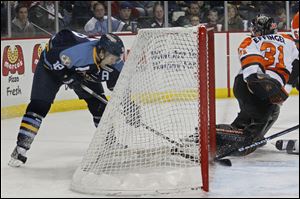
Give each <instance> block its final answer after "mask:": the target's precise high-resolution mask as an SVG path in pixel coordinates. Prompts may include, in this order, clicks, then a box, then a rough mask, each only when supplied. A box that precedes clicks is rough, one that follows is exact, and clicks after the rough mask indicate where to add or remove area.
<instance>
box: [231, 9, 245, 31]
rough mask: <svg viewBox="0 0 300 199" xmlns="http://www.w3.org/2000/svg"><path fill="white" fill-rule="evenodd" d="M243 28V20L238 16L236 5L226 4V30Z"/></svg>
mask: <svg viewBox="0 0 300 199" xmlns="http://www.w3.org/2000/svg"><path fill="white" fill-rule="evenodd" d="M243 29H244V25H243V20H242V18H241V17H240V16H239V13H238V10H237V7H236V6H235V5H231V4H228V30H229V31H232V30H233V31H237V30H241V31H242V30H243Z"/></svg>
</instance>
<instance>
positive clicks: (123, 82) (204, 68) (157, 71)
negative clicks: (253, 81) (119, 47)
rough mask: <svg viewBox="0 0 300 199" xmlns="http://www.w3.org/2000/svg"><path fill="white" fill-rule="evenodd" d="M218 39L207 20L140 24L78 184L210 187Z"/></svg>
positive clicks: (100, 188) (94, 187)
mask: <svg viewBox="0 0 300 199" xmlns="http://www.w3.org/2000/svg"><path fill="white" fill-rule="evenodd" d="M213 46H214V41H213V33H209V34H208V32H207V30H206V28H205V27H204V26H200V27H197V28H196V27H195V28H163V29H144V30H140V31H139V33H138V35H137V38H136V40H135V42H134V43H133V45H132V48H131V52H130V54H129V56H128V59H127V61H126V63H125V66H124V67H123V70H122V73H121V74H120V77H119V80H118V82H117V85H116V87H115V89H114V92H113V94H112V96H111V99H110V101H109V103H108V105H107V107H106V110H105V112H104V114H103V117H102V119H101V122H100V124H99V127H98V129H97V131H96V133H95V135H94V137H93V139H92V142H91V144H90V146H89V148H88V150H87V152H86V154H85V156H84V158H83V160H82V163H81V165H80V167H79V168H78V169H77V170H76V172H75V174H74V176H73V180H72V184H71V189H73V190H75V191H79V192H85V193H94V194H95V193H104V192H108V193H111V192H116V191H137V192H148V191H150V192H152V191H154V192H155V191H159V190H178V189H181V188H182V189H184V188H189V187H195V186H202V188H203V189H204V190H205V191H208V189H209V186H208V181H209V169H208V165H209V157H210V154H211V155H213V154H214V152H215V130H214V129H215V89H214V81H215V80H214V55H213V53H214V49H213ZM198 138H200V139H198Z"/></svg>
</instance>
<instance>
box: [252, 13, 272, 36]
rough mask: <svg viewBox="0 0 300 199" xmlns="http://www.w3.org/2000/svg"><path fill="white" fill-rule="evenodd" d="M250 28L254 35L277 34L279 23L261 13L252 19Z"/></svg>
mask: <svg viewBox="0 0 300 199" xmlns="http://www.w3.org/2000/svg"><path fill="white" fill-rule="evenodd" d="M250 30H251V36H253V37H257V36H262V35H268V34H276V33H277V24H276V23H275V21H274V19H273V18H272V17H268V16H266V15H262V14H260V15H257V16H256V17H255V18H254V19H252V21H251V26H250Z"/></svg>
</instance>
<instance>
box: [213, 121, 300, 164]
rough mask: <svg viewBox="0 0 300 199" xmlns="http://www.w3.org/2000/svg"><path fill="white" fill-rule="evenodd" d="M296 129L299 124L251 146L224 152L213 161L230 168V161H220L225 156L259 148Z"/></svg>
mask: <svg viewBox="0 0 300 199" xmlns="http://www.w3.org/2000/svg"><path fill="white" fill-rule="evenodd" d="M298 128H299V124H298V125H296V126H293V127H291V128H288V129H286V130H283V131H281V132H278V133H275V134H273V135H271V136H269V137H266V138H264V139H261V140H259V141H257V142H254V143H252V144H249V145H246V146H243V147H241V148H238V149H232V150H230V151H228V152H226V153H224V154H222V155H218V156H216V157H215V159H214V161H216V162H220V163H221V164H222V165H225V166H231V161H230V160H229V159H222V158H224V157H226V156H230V155H232V154H234V153H236V152H243V151H245V150H248V149H251V148H254V147H260V146H262V145H263V144H264V143H267V142H268V141H269V140H272V139H274V138H277V137H279V136H282V135H285V134H287V133H290V132H292V131H294V130H296V129H298Z"/></svg>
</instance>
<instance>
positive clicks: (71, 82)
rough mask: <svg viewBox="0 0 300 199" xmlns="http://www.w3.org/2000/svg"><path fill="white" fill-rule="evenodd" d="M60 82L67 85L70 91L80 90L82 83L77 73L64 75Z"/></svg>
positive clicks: (80, 76) (81, 78) (81, 77)
mask: <svg viewBox="0 0 300 199" xmlns="http://www.w3.org/2000/svg"><path fill="white" fill-rule="evenodd" d="M62 82H63V83H64V84H67V85H68V87H69V88H70V89H75V88H81V87H80V85H81V84H82V82H83V76H82V75H81V74H79V73H73V74H71V75H66V76H65V78H64V79H63V80H62Z"/></svg>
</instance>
